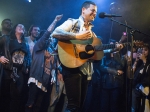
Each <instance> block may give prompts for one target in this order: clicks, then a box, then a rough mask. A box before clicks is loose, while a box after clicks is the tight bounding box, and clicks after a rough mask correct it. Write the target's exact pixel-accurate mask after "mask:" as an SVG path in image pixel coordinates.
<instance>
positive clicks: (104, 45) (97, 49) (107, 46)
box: [95, 42, 131, 51]
mask: <svg viewBox="0 0 150 112" xmlns="http://www.w3.org/2000/svg"><path fill="white" fill-rule="evenodd" d="M121 44H122V45H123V46H124V47H126V46H127V45H130V46H131V43H130V42H127V43H121ZM114 48H116V44H103V45H99V46H95V50H96V51H101V50H105V49H114Z"/></svg>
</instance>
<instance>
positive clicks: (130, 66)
mask: <svg viewBox="0 0 150 112" xmlns="http://www.w3.org/2000/svg"><path fill="white" fill-rule="evenodd" d="M110 20H111V21H114V22H116V23H118V24H119V25H122V26H124V27H126V28H129V29H130V30H131V31H130V34H131V63H129V65H128V67H129V72H128V73H129V74H128V78H129V89H128V90H129V92H127V93H128V98H127V100H128V101H127V102H128V103H127V105H126V106H127V110H126V112H131V105H132V83H133V78H134V74H133V69H132V65H133V64H132V63H133V62H132V61H133V60H132V58H133V40H134V34H135V32H138V33H141V34H143V35H146V36H148V37H150V35H148V34H146V33H143V32H141V31H140V30H138V29H135V28H133V27H131V26H129V25H126V24H123V23H121V22H119V21H116V20H114V19H113V18H110Z"/></svg>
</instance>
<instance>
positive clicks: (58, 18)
mask: <svg viewBox="0 0 150 112" xmlns="http://www.w3.org/2000/svg"><path fill="white" fill-rule="evenodd" d="M62 17H63V14H61V15H57V16H56V17H55V21H59V20H61V18H62Z"/></svg>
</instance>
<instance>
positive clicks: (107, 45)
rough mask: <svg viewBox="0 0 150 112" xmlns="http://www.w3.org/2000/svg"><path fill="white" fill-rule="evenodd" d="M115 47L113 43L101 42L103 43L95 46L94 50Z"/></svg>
mask: <svg viewBox="0 0 150 112" xmlns="http://www.w3.org/2000/svg"><path fill="white" fill-rule="evenodd" d="M115 47H116V45H115V44H103V45H99V46H95V50H96V51H101V50H105V49H114V48H115Z"/></svg>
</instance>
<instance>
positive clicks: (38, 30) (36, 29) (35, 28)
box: [31, 27, 40, 38]
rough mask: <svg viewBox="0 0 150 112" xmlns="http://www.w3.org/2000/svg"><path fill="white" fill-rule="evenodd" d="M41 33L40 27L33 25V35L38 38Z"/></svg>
mask: <svg viewBox="0 0 150 112" xmlns="http://www.w3.org/2000/svg"><path fill="white" fill-rule="evenodd" d="M39 34H40V28H39V27H33V28H32V31H31V36H32V37H34V38H38V37H39Z"/></svg>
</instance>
